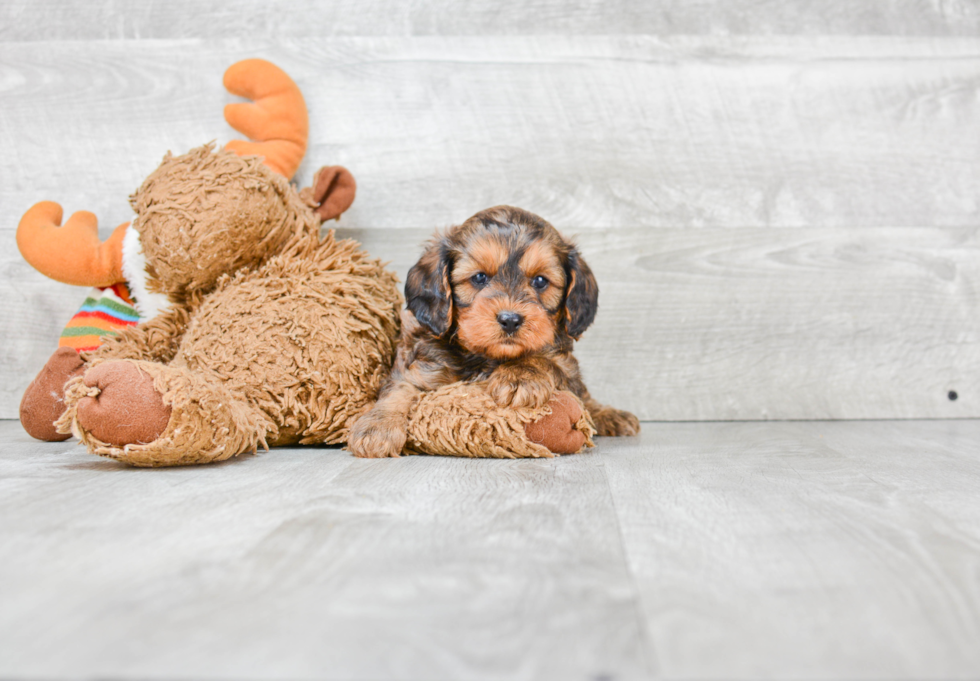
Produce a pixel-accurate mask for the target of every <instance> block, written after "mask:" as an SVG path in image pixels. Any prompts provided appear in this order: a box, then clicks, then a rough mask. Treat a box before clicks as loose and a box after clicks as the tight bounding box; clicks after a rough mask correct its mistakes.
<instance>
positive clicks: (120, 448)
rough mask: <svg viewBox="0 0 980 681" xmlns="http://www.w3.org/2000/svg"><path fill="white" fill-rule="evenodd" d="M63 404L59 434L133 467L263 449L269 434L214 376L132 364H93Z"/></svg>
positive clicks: (255, 413)
mask: <svg viewBox="0 0 980 681" xmlns="http://www.w3.org/2000/svg"><path fill="white" fill-rule="evenodd" d="M65 404H66V407H67V410H66V411H65V414H64V415H63V416H62V418H61V419H60V420H59V421H58V424H57V425H58V427H59V429H60V430H62V431H65V430H67V428H68V427H70V428H71V431H72V432H73V433H75V435H77V436H78V437H79V439H80V440H81V441H82V442H83V443H84V444H85V445H86V446H87V447H88V448H89V451H91V452H92V453H94V454H99V455H101V456H107V457H109V458H113V459H117V460H119V461H123V462H126V463H129V464H132V465H134V466H179V465H186V464H198V463H211V462H214V461H222V460H224V459H227V458H230V457H232V456H235V455H237V454H241V453H244V452H249V451H255V450H256V449H257V447H258V445H259V444H262V445H263V446H264V445H265V444H266V435H267V434H270V433H271V432H274V430H275V427H274V426H273V425H272V424H271V422H270V421H269V419H268V417H267V416H265V415H264V414H263V413H262V412H261V411H259V410H258V409H257V408H255V407H253V406H251V405H248V404H247V403H245V401H244V400H242V399H241V398H240V397H239V396H238V395H237V394H235V392H234V391H232V390H230V389H229V388H228V387H227V386H226V385H224V384H223V383H222V382H221V381H219V380H216V379H215V378H214V377H211V376H207V375H204V374H202V373H198V372H194V371H191V370H189V369H187V368H185V367H174V366H168V365H163V364H156V363H153V362H145V361H138V360H118V361H108V362H102V363H99V364H98V365H96V366H93V367H92V368H91V369H89V370H88V371H87V372H85V375H84V376H81V377H79V378H76V379H75V380H73V381H72V382H71V383H70V384H69V385H68V387H67V389H66V391H65Z"/></svg>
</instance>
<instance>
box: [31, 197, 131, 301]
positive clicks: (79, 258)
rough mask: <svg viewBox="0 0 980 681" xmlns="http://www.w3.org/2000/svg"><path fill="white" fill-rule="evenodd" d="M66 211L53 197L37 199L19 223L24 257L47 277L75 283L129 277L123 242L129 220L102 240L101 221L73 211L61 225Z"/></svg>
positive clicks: (111, 281)
mask: <svg viewBox="0 0 980 681" xmlns="http://www.w3.org/2000/svg"><path fill="white" fill-rule="evenodd" d="M62 215H63V212H62V210H61V206H59V205H58V204H57V203H54V202H53V201H42V202H41V203H36V204H34V205H33V206H31V208H30V209H29V210H28V211H27V212H26V213H24V217H22V218H21V219H20V224H19V225H17V248H19V249H20V253H21V255H23V256H24V260H26V261H27V262H29V263H30V264H31V265H32V266H33V267H34V269H36V270H37V271H38V272H40V273H41V274H43V275H45V276H46V277H50V278H51V279H54V280H55V281H60V282H62V283H63V284H72V285H73V286H112V285H113V284H117V283H119V282H121V281H126V279H125V277H123V271H122V244H123V237H124V236H125V235H126V228H127V227H128V226H129V223H128V222H126V223H123V224H121V225H119V226H118V227H116V230H115V231H114V232H113V233H112V236H110V237H109V238H108V239H106V240H105V242H102V241H99V221H98V220H97V219H96V217H95V215H93V214H92V213H89V212H88V211H79V212H77V213H73V214H72V216H71V217H70V218H68V222H66V223H65V225H64V226H63V227H62V226H61V217H62Z"/></svg>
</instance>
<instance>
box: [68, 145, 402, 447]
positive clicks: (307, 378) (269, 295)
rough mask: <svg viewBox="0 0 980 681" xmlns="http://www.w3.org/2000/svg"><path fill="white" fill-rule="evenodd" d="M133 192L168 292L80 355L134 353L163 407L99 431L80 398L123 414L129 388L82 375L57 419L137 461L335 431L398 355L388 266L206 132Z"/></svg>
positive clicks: (362, 405) (153, 267) (128, 356)
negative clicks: (110, 432)
mask: <svg viewBox="0 0 980 681" xmlns="http://www.w3.org/2000/svg"><path fill="white" fill-rule="evenodd" d="M195 178H196V179H195ZM133 206H134V208H135V209H136V210H137V218H136V220H135V222H134V226H135V228H136V229H137V230H139V232H140V236H141V240H142V239H144V238H146V239H147V240H148V241H147V242H144V250H145V251H146V254H147V261H148V268H147V269H148V273H149V274H150V277H151V279H150V286H151V288H154V289H156V290H158V291H162V292H166V293H167V294H168V295H169V296H170V299H171V300H172V301H173V302H172V306H171V308H170V309H169V310H168V311H167V312H166V313H164V314H162V315H159V316H158V317H156V318H154V319H153V320H151V321H149V322H148V323H145V324H141V325H140V326H137V327H134V328H131V329H128V330H126V331H124V332H123V333H121V334H120V335H119V336H118V337H116V338H113V339H109V340H107V341H106V342H105V343H104V344H103V345H102V346H101V347H100V348H99V349H98V350H97V351H95V352H93V353H90V354H88V355H86V356H85V357H84V359H86V360H87V361H88V363H89V365H90V366H91V367H93V368H94V367H98V366H100V365H102V364H103V363H107V362H118V361H120V360H125V361H128V362H131V363H133V364H134V366H135V367H137V368H138V369H139V371H140V372H142V373H144V374H146V375H147V376H149V377H151V378H152V381H153V385H154V386H155V388H156V392H157V393H158V394H159V404H158V405H156V408H157V409H158V410H164V409H169V410H170V412H171V413H170V418H169V420H167V421H164V423H166V427H165V428H163V429H162V432H160V433H159V434H158V436H157V437H156V438H155V439H153V440H152V441H150V442H129V443H120V442H118V438H109V439H100V438H99V437H97V436H96V435H95V433H94V432H93V428H91V427H89V426H90V425H91V424H87V423H86V422H85V412H86V410H85V409H81V408H79V406H80V405H83V404H84V401H85V400H98V401H106V402H107V404H104V405H102V404H100V409H99V410H98V413H100V414H102V415H103V417H104V415H105V414H109V415H110V416H111V414H112V413H118V414H120V415H122V414H125V413H126V409H127V402H129V401H131V400H132V397H133V396H132V395H128V394H127V388H126V386H116V385H112V386H111V387H112V388H113V389H112V390H111V391H110V390H108V389H107V387H106V386H103V387H102V388H101V389H100V388H99V387H96V386H95V385H91V384H90V385H87V384H86V381H85V379H84V378H83V377H79V378H76V379H74V380H72V381H71V382H70V383H69V384H68V386H67V389H66V395H65V404H66V407H67V409H66V411H65V413H64V414H63V415H62V417H61V419H60V420H59V421H58V424H57V425H58V428H59V430H60V431H61V432H68V429H69V428H70V429H71V432H73V433H74V434H75V435H77V436H78V437H79V438H80V439H81V440H82V441H83V442H84V443H86V444H87V445H88V446H89V448H90V449H91V450H92V451H93V452H94V453H97V454H101V455H103V456H108V457H111V458H114V459H119V460H122V461H126V462H128V463H131V464H133V465H137V466H160V465H175V464H187V463H205V462H210V461H220V460H222V459H226V458H228V457H231V456H234V455H236V454H240V453H243V452H247V451H254V450H255V449H256V448H257V447H258V446H271V445H283V444H294V443H302V444H310V443H339V442H344V441H346V439H347V434H348V431H349V429H350V427H351V424H352V423H353V421H354V420H355V419H356V417H357V416H359V415H360V414H361V412H363V411H364V410H365V409H366V408H367V407H368V406H370V404H371V403H372V401H373V400H374V399H375V397H376V394H377V392H378V389H379V388H380V386H381V384H382V383H383V381H384V380H385V378H386V376H387V374H388V370H389V367H390V366H391V362H392V359H393V356H394V339H395V338H396V336H397V333H398V324H399V317H398V309H399V307H400V306H401V302H402V299H401V295H400V294H399V293H398V290H397V280H396V278H395V276H394V275H393V274H392V273H390V272H388V271H386V270H385V269H384V268H383V267H382V265H381V263H380V262H379V261H378V260H375V259H372V258H370V257H369V256H368V255H367V254H366V253H364V252H363V251H362V250H360V248H359V246H358V245H357V244H356V243H355V242H353V241H349V240H342V241H340V240H336V239H335V238H334V235H333V232H330V233H329V234H327V236H326V237H325V238H324V239H323V240H322V241H321V240H320V238H319V224H320V221H319V218H318V217H317V216H316V215H314V213H313V211H312V208H311V207H310V206H309V205H307V203H304V202H303V201H302V200H301V199H300V197H299V195H298V194H297V193H296V191H295V190H294V189H293V188H292V187H290V186H289V185H288V183H286V181H285V179H284V178H283V177H282V176H281V175H278V174H276V173H272V172H271V171H269V170H268V169H267V168H266V167H265V166H264V165H262V164H261V163H259V162H258V161H257V160H256V159H254V158H245V159H240V158H239V157H237V156H235V155H234V154H232V153H230V152H227V151H218V152H213V151H212V149H211V148H210V147H209V146H208V147H202V148H199V149H195V150H194V151H192V152H190V153H189V154H185V155H184V156H178V157H172V156H169V155H168V156H167V158H166V159H165V160H164V163H163V165H162V166H161V168H160V169H158V170H157V171H156V172H154V173H153V174H152V175H151V176H150V177H149V178H147V181H146V182H145V183H144V185H143V186H142V187H141V188H140V190H139V191H137V192H136V194H135V195H134V198H133ZM212 231H217V232H218V234H219V237H220V238H214V235H213V234H212ZM242 234H244V235H246V237H245V238H242V237H241V235H242ZM147 243H152V244H153V246H149V245H147ZM113 375H118V376H127V375H130V376H131V375H132V373H131V372H129V373H127V372H123V371H120V372H114V374H113ZM120 380H121V379H120ZM89 383H91V381H89ZM127 386H130V392H132V391H133V390H135V384H134V382H133V381H129V382H128V383H127ZM151 407H153V405H148V406H147V409H150V408H151ZM89 411H91V412H93V413H94V412H95V411H96V410H91V409H90V410H89ZM112 440H116V441H115V442H113V441H112Z"/></svg>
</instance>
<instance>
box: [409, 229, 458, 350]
mask: <svg viewBox="0 0 980 681" xmlns="http://www.w3.org/2000/svg"><path fill="white" fill-rule="evenodd" d="M450 266H451V265H450V262H449V253H448V249H447V248H446V247H445V246H444V245H443V244H442V243H441V241H440V240H438V239H437V240H434V241H433V242H431V243H430V244H429V246H428V247H427V248H426V249H425V252H424V253H423V254H422V257H421V258H419V261H418V262H417V263H415V265H413V266H412V269H410V270H409V271H408V278H407V279H406V280H405V303H406V305H407V306H408V309H409V310H411V311H412V314H414V315H415V318H416V319H417V320H418V321H419V323H420V324H422V325H423V326H425V327H426V328H427V329H428V330H429V331H431V332H432V333H434V334H435V335H437V336H442V335H444V334H445V333H446V332H447V331H449V327H450V326H451V325H452V313H453V292H452V288H451V287H450V285H449V269H450Z"/></svg>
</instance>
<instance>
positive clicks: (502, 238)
mask: <svg viewBox="0 0 980 681" xmlns="http://www.w3.org/2000/svg"><path fill="white" fill-rule="evenodd" d="M405 298H406V303H407V307H408V311H406V312H403V313H402V331H401V337H400V340H399V344H398V350H397V355H396V358H395V364H394V367H393V369H392V372H391V376H390V378H389V379H388V382H387V383H386V384H385V386H384V387H383V388H382V390H381V392H380V397H379V399H378V401H377V403H376V404H375V405H374V407H373V408H372V409H371V410H370V411H369V412H367V413H366V414H365V415H364V416H363V417H361V418H360V419H359V420H358V421H357V422H356V424H355V425H354V428H353V430H352V433H351V436H350V439H349V441H348V444H349V446H350V449H351V451H352V452H353V453H354V454H355V455H356V456H362V457H386V456H399V455H400V454H401V451H402V448H403V447H404V446H405V440H406V431H407V427H408V419H409V412H410V411H411V405H412V402H413V400H414V399H415V397H417V396H418V394H419V393H420V392H423V391H430V390H435V389H437V388H440V387H442V386H445V385H448V384H450V383H454V382H456V381H487V388H488V391H489V393H490V395H491V396H492V397H493V399H494V400H495V401H496V402H497V403H498V404H500V405H502V406H507V405H511V406H515V407H525V406H526V407H539V406H542V405H544V404H546V403H547V402H548V401H549V400H550V399H551V396H552V394H553V393H554V392H555V391H556V390H568V391H571V392H572V393H574V394H575V395H577V396H578V397H579V399H581V400H582V403H583V404H584V405H585V408H586V409H587V410H588V411H589V413H590V414H591V416H592V418H593V420H594V421H595V425H596V429H597V431H598V434H599V435H636V434H637V433H638V432H639V430H640V424H639V421H638V420H637V418H636V417H635V416H634V415H633V414H631V413H629V412H626V411H621V410H619V409H614V408H612V407H607V406H604V405H602V404H599V403H598V402H596V401H595V400H594V399H592V397H591V396H590V395H589V391H588V389H587V388H586V387H585V384H584V383H583V382H582V378H581V376H580V374H579V366H578V361H577V360H576V359H575V357H574V356H573V355H572V346H573V344H574V341H575V340H577V339H578V338H579V336H581V334H582V333H583V332H584V331H585V330H586V329H587V328H588V327H589V325H590V324H592V321H593V319H595V314H596V308H597V307H598V299H599V287H598V285H597V284H596V280H595V277H594V276H593V274H592V271H591V270H590V269H589V266H588V265H587V264H586V263H585V261H584V260H583V259H582V257H581V256H580V255H579V253H578V251H577V250H576V249H575V247H574V246H573V245H572V244H570V243H569V242H567V241H566V240H565V239H564V238H562V236H561V234H559V233H558V231H557V230H556V229H555V228H554V227H552V226H551V225H550V224H548V223H547V222H546V221H544V220H543V219H541V218H540V217H538V216H537V215H534V214H533V213H529V212H527V211H525V210H521V209H520V208H513V207H510V206H497V207H495V208H489V209H487V210H484V211H482V212H480V213H477V214H476V215H474V216H473V217H471V218H470V219H469V220H467V221H466V222H464V223H463V224H461V225H459V226H456V227H453V228H451V229H449V230H448V231H447V232H446V234H445V235H443V236H442V237H439V236H438V235H437V236H436V238H434V239H433V240H432V241H431V242H430V243H429V245H428V247H427V248H426V250H425V252H424V253H423V254H422V257H421V258H420V259H419V261H418V263H416V264H415V265H414V266H413V267H412V269H411V270H410V271H409V273H408V280H407V281H406V283H405Z"/></svg>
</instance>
